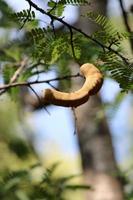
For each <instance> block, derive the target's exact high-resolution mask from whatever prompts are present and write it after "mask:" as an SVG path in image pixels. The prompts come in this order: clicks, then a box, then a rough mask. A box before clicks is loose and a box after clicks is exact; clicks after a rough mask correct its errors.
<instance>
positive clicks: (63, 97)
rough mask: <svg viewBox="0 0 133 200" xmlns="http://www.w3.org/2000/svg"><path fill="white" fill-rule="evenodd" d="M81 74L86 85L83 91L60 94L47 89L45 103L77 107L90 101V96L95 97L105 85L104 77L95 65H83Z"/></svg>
mask: <svg viewBox="0 0 133 200" xmlns="http://www.w3.org/2000/svg"><path fill="white" fill-rule="evenodd" d="M80 72H81V74H82V75H83V76H84V77H85V83H84V85H83V86H82V88H81V89H79V90H77V91H75V92H70V93H67V92H59V91H57V90H54V89H46V90H45V93H44V101H45V103H48V104H54V105H58V106H64V107H77V106H80V105H81V104H83V103H85V102H86V101H88V99H89V96H91V95H95V94H96V93H97V92H98V91H99V90H100V88H101V86H102V83H103V75H102V74H101V72H100V71H99V69H98V68H96V67H95V66H94V65H93V64H89V63H86V64H83V65H82V66H81V67H80Z"/></svg>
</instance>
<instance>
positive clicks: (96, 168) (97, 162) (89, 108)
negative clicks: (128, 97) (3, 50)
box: [76, 0, 124, 200]
mask: <svg viewBox="0 0 133 200" xmlns="http://www.w3.org/2000/svg"><path fill="white" fill-rule="evenodd" d="M106 6H107V1H106V0H100V1H99V0H95V1H93V2H92V4H90V6H88V7H82V8H80V12H81V14H85V12H87V11H89V7H90V9H91V11H92V9H93V10H97V11H98V13H101V14H104V15H105V14H106ZM77 26H78V27H80V28H81V29H82V30H84V31H85V32H86V33H90V32H93V31H94V30H96V26H93V25H92V24H90V23H89V21H87V20H86V21H85V18H83V19H80V20H79V23H78V24H77ZM76 112H77V118H78V139H79V146H80V151H81V159H82V166H83V171H84V175H85V179H86V182H87V183H88V184H90V185H92V187H93V188H94V190H93V191H89V192H87V199H88V200H123V199H124V197H123V189H122V185H121V183H120V181H119V179H118V178H116V176H115V173H116V172H117V164H116V160H115V157H114V152H113V145H112V140H111V133H110V130H109V127H108V124H107V119H106V117H105V115H104V111H103V109H102V101H101V97H100V96H98V95H97V96H95V97H91V98H90V99H89V101H88V103H86V104H84V105H83V106H81V107H79V108H78V109H77V111H76Z"/></svg>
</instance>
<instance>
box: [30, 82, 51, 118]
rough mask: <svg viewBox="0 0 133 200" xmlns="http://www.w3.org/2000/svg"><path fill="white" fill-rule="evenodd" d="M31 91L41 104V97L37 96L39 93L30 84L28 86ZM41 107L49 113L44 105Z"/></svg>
mask: <svg viewBox="0 0 133 200" xmlns="http://www.w3.org/2000/svg"><path fill="white" fill-rule="evenodd" d="M28 87H29V88H30V89H31V90H32V92H33V93H34V94H35V96H36V97H37V99H38V102H39V105H40V106H41V105H42V101H41V98H40V97H39V95H38V94H37V92H36V91H35V90H34V89H33V88H32V87H31V85H29V86H28ZM42 108H44V110H45V111H46V112H47V113H48V114H49V115H50V113H49V111H48V110H47V109H46V108H45V107H44V106H42Z"/></svg>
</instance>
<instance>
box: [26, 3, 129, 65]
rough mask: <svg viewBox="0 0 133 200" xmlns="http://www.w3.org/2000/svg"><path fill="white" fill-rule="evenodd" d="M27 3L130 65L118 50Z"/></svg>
mask: <svg viewBox="0 0 133 200" xmlns="http://www.w3.org/2000/svg"><path fill="white" fill-rule="evenodd" d="M25 1H27V2H28V3H29V4H30V5H31V6H32V7H33V8H35V9H36V10H38V11H39V12H41V13H42V14H45V15H47V16H49V17H50V18H51V20H57V21H59V22H60V23H62V24H63V25H64V26H66V27H67V28H68V29H69V30H70V29H73V30H75V31H76V32H79V33H81V34H82V35H84V36H85V37H86V38H88V39H90V40H92V41H93V42H95V43H96V44H98V45H99V46H100V47H102V48H104V49H107V50H109V51H112V52H113V53H115V54H116V55H117V56H119V57H120V58H121V59H122V60H123V61H124V63H125V64H128V65H129V62H128V59H127V58H125V57H124V56H123V55H122V54H120V53H119V52H117V51H116V50H114V49H112V48H111V47H108V46H106V45H104V44H102V43H101V42H100V41H98V40H96V39H94V38H93V37H92V36H90V35H88V34H86V33H85V32H83V31H82V30H81V29H78V28H77V27H75V26H73V25H70V24H69V23H67V22H65V21H64V20H63V19H62V18H58V17H56V16H55V15H52V14H51V13H49V12H46V11H45V10H43V9H42V8H40V7H39V6H38V5H36V4H35V3H33V2H32V1H31V0H25Z"/></svg>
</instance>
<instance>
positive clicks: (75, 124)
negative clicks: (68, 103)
mask: <svg viewBox="0 0 133 200" xmlns="http://www.w3.org/2000/svg"><path fill="white" fill-rule="evenodd" d="M72 112H73V117H74V135H76V133H77V116H76V112H75V108H74V107H72Z"/></svg>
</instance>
